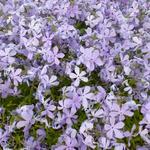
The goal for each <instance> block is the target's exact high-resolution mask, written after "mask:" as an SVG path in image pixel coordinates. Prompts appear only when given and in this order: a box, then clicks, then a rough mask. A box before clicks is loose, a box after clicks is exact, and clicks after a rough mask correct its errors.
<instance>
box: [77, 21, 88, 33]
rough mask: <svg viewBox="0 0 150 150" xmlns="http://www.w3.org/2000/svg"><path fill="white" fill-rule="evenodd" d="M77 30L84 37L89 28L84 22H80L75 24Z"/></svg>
mask: <svg viewBox="0 0 150 150" xmlns="http://www.w3.org/2000/svg"><path fill="white" fill-rule="evenodd" d="M75 28H76V29H78V30H79V31H80V35H84V34H85V29H87V26H86V24H85V22H84V21H78V22H77V23H76V24H75Z"/></svg>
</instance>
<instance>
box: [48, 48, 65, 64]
mask: <svg viewBox="0 0 150 150" xmlns="http://www.w3.org/2000/svg"><path fill="white" fill-rule="evenodd" d="M49 53H50V58H52V60H53V61H54V64H56V65H59V64H60V61H59V59H60V58H63V57H64V56H65V55H64V54H63V53H58V47H57V46H55V47H54V48H53V51H50V52H49Z"/></svg>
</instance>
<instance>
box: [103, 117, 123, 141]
mask: <svg viewBox="0 0 150 150" xmlns="http://www.w3.org/2000/svg"><path fill="white" fill-rule="evenodd" d="M123 127H124V123H123V122H121V121H120V122H118V123H115V118H113V117H112V118H110V124H105V126H104V129H105V130H106V131H107V133H106V134H107V137H108V138H110V139H111V138H113V137H116V138H120V139H121V138H123V133H122V131H121V130H120V129H122V128H123Z"/></svg>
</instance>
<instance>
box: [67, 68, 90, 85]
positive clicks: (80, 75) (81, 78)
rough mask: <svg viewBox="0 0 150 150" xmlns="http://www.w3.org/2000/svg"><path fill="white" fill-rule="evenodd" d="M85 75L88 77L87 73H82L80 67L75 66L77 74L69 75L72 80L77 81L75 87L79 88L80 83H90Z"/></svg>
mask: <svg viewBox="0 0 150 150" xmlns="http://www.w3.org/2000/svg"><path fill="white" fill-rule="evenodd" d="M85 75H86V72H85V71H81V72H80V68H79V67H78V66H75V73H70V74H69V76H70V78H71V79H75V81H74V85H75V86H79V84H80V81H84V82H88V78H87V77H85Z"/></svg>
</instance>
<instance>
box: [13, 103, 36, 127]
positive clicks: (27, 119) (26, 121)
mask: <svg viewBox="0 0 150 150" xmlns="http://www.w3.org/2000/svg"><path fill="white" fill-rule="evenodd" d="M17 112H18V114H20V116H21V118H22V119H23V120H21V121H19V122H18V123H17V124H16V127H17V128H22V127H27V128H28V126H29V125H32V124H34V119H33V105H24V106H23V107H21V108H20V109H19V110H17Z"/></svg>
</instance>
